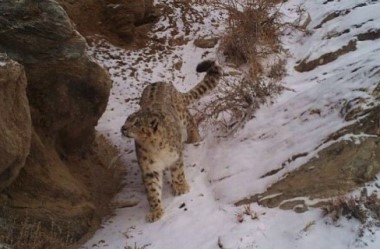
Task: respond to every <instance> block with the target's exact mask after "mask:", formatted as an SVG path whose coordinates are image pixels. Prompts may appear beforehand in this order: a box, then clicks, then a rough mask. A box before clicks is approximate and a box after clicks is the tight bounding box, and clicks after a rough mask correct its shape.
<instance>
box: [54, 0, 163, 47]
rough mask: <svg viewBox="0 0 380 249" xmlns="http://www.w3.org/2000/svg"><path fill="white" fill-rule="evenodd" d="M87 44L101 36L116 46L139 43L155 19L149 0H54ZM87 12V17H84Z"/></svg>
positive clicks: (150, 0) (155, 12)
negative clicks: (56, 0)
mask: <svg viewBox="0 0 380 249" xmlns="http://www.w3.org/2000/svg"><path fill="white" fill-rule="evenodd" d="M58 2H59V3H60V4H61V5H62V6H63V8H64V9H65V10H66V12H67V13H68V15H69V17H70V18H71V20H72V21H74V23H75V24H76V28H77V29H78V31H79V32H80V33H81V34H82V35H83V36H84V37H86V39H87V40H88V41H93V40H96V39H97V38H96V37H105V38H106V40H107V41H109V42H111V43H113V44H114V45H117V46H125V45H126V42H127V43H132V42H135V43H137V44H139V43H140V41H141V39H142V40H144V39H146V37H147V36H146V33H147V31H149V30H150V27H151V24H152V23H153V22H154V21H156V20H157V19H158V16H159V12H158V8H155V7H154V6H153V0H104V1H99V0H77V1H72V0H58ZM87 13H90V14H87Z"/></svg>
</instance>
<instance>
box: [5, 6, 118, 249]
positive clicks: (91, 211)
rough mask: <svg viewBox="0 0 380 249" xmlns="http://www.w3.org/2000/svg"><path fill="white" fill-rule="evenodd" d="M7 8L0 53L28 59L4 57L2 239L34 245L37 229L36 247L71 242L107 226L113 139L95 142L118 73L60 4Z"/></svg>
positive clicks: (112, 182) (115, 182)
mask: <svg viewBox="0 0 380 249" xmlns="http://www.w3.org/2000/svg"><path fill="white" fill-rule="evenodd" d="M0 10H1V11H0V34H1V38H0V52H3V53H4V52H5V53H7V55H8V56H9V57H10V58H11V59H13V60H15V61H17V62H18V63H20V64H22V65H23V66H21V65H20V64H18V63H16V62H12V61H9V62H0V191H2V193H0V203H1V205H0V206H1V208H0V244H2V243H3V242H4V241H3V238H4V237H3V235H4V234H5V235H9V234H11V235H12V236H15V237H17V239H15V237H11V238H10V240H8V241H7V240H6V241H5V242H4V243H5V244H10V245H11V246H12V248H30V246H31V245H30V241H28V238H29V237H22V236H23V235H24V234H27V235H28V236H29V230H30V235H31V236H32V235H33V236H35V237H33V236H32V237H33V240H35V241H38V243H41V244H38V245H34V244H33V248H67V246H68V245H69V244H70V245H71V244H73V243H75V242H77V241H78V240H80V239H81V238H82V237H83V236H84V235H85V234H86V233H88V232H89V231H90V230H91V229H93V228H95V226H94V225H96V224H97V225H99V224H100V217H101V216H102V215H104V212H106V211H105V210H107V209H108V202H109V201H110V198H112V196H113V194H114V193H115V191H116V190H117V187H118V182H119V180H120V179H119V177H114V175H113V171H112V170H110V169H109V168H108V167H107V165H104V162H103V161H102V160H100V159H99V158H100V157H105V158H106V160H105V161H107V160H108V161H113V158H109V157H106V156H105V155H104V151H105V149H106V148H104V147H107V148H108V147H111V145H109V144H108V143H106V142H102V143H101V144H100V145H99V146H98V147H95V146H94V143H93V142H94V138H95V126H96V124H97V121H98V119H99V118H100V116H101V115H102V113H103V112H104V110H105V108H106V104H107V101H108V97H109V92H110V88H111V79H110V77H109V75H108V73H107V72H106V70H104V69H103V68H102V67H100V66H99V65H98V64H97V63H96V62H95V61H94V60H93V59H92V58H90V57H89V56H88V55H87V53H86V41H85V39H84V38H83V37H82V36H81V35H80V34H79V33H78V32H77V31H76V30H75V29H74V25H73V24H72V22H71V21H70V19H69V17H68V16H67V14H66V12H65V11H64V9H63V8H62V7H61V6H60V5H58V3H57V2H55V1H53V0H23V1H14V0H4V1H0ZM23 68H24V70H25V73H24V71H23ZM26 79H27V81H26ZM26 82H27V83H26ZM25 87H26V89H25ZM28 101H29V104H28ZM29 110H30V111H29ZM107 158H108V159H107ZM111 159H112V160H111ZM119 176H120V174H119ZM4 187H6V188H5V189H3V188H4ZM25 229H27V231H26V230H25ZM25 231H26V232H25ZM34 233H36V234H34ZM41 236H42V237H41ZM6 238H7V237H6ZM8 239H9V238H8ZM15 243H16V244H15ZM46 243H48V244H46ZM49 243H50V244H49Z"/></svg>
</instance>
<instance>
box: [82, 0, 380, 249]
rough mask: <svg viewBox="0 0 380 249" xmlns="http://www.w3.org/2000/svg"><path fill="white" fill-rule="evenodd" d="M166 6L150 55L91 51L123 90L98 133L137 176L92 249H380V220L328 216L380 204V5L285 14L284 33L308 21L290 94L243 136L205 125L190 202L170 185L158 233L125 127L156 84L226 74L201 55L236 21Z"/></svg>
mask: <svg viewBox="0 0 380 249" xmlns="http://www.w3.org/2000/svg"><path fill="white" fill-rule="evenodd" d="M157 2H159V1H157ZM165 3H166V4H167V5H168V6H170V8H169V10H170V11H169V10H167V11H166V12H164V13H165V14H164V15H163V16H162V17H161V19H160V21H159V22H158V23H157V24H156V25H155V26H154V28H153V31H152V33H151V37H152V41H151V42H150V44H149V46H147V47H145V48H143V49H139V50H134V51H125V50H123V49H120V48H117V47H114V46H112V45H110V44H108V43H107V42H100V43H98V44H97V45H96V46H94V47H92V48H91V49H90V51H91V53H92V54H93V55H94V56H95V58H96V59H97V60H98V61H99V63H101V64H103V65H104V66H105V67H107V68H108V70H109V72H110V74H111V76H112V78H113V80H114V81H115V84H114V86H113V88H112V90H111V99H110V102H109V104H108V107H107V110H106V112H105V114H104V115H103V116H102V118H101V120H100V122H99V125H98V126H97V129H98V131H99V132H101V133H103V134H105V135H106V136H107V137H108V138H110V139H111V140H112V141H113V143H114V144H115V145H117V146H118V148H119V149H120V150H121V151H123V153H122V155H121V157H122V159H123V160H124V162H125V164H126V165H128V175H127V176H126V178H125V183H126V186H125V188H124V189H123V191H122V192H121V193H120V194H119V195H118V197H117V198H116V200H115V201H116V202H119V204H120V205H119V206H122V204H123V205H124V206H123V207H121V208H119V209H117V210H116V211H115V217H113V218H111V219H109V220H106V221H105V222H104V226H103V228H102V229H101V230H99V231H98V232H97V234H96V235H95V236H94V237H93V238H92V239H91V240H89V241H88V242H87V243H86V244H85V245H83V248H121V249H122V248H134V246H137V247H138V248H139V247H141V248H152V249H153V248H155V249H161V248H184V249H190V248H202V249H203V248H204V249H208V248H234V249H235V248H242V249H245V248H342V249H343V248H352V247H361V246H367V247H368V248H378V246H379V245H380V240H379V238H380V236H379V233H380V230H379V229H378V227H377V226H376V224H378V221H376V216H373V217H375V218H373V220H372V222H369V223H368V222H364V223H360V222H359V221H358V220H355V219H351V220H350V219H346V218H342V219H339V220H332V219H331V218H330V217H325V216H323V214H322V211H321V209H320V208H318V206H322V205H324V204H325V203H326V201H328V200H329V198H332V197H336V196H338V195H342V194H356V195H357V194H358V192H359V190H360V188H361V187H363V186H366V191H367V193H368V194H371V193H375V196H376V195H377V189H378V188H379V184H380V182H379V180H376V176H377V175H378V172H379V170H380V165H379V163H378V161H379V160H378V159H380V158H379V153H378V151H379V150H378V149H379V138H378V135H379V128H378V119H379V117H378V115H379V114H378V113H379V112H378V109H379V102H378V96H379V95H378V94H379V88H378V84H379V82H380V75H379V69H380V64H379V63H380V62H379V59H378V57H379V51H380V45H379V43H378V40H377V39H378V38H380V35H379V28H380V27H379V25H380V20H379V19H380V16H379V15H378V13H380V4H379V3H378V2H377V1H369V0H361V1H302V0H290V1H287V2H286V3H283V4H281V5H279V8H280V11H281V12H282V13H283V22H289V23H294V22H297V21H299V19H300V18H301V23H304V24H305V26H306V27H305V29H304V30H300V31H294V30H293V29H292V30H289V31H288V32H285V34H284V36H283V37H282V41H283V44H284V47H285V48H286V49H288V53H289V58H288V60H287V76H286V77H285V78H284V79H283V80H282V81H283V85H284V87H285V89H286V90H284V91H283V92H282V94H281V95H280V96H279V97H277V98H276V99H275V100H274V101H273V103H271V104H267V105H263V106H261V108H260V109H259V110H258V111H257V112H256V113H255V118H254V119H252V120H251V121H249V122H248V123H247V124H246V125H245V126H244V128H242V129H241V130H239V131H238V132H236V133H235V134H233V135H232V136H228V137H223V136H220V132H218V131H217V130H216V129H214V128H213V127H212V126H211V125H210V124H206V123H203V124H202V125H201V127H202V132H201V133H202V137H203V141H202V142H201V143H199V144H197V145H187V146H186V149H185V165H186V174H187V177H188V179H189V182H190V185H191V191H190V193H188V194H186V195H183V196H180V197H173V196H172V195H171V194H170V191H169V183H167V182H168V176H165V186H164V192H163V202H164V206H165V209H166V214H165V216H164V217H163V218H162V219H161V220H159V221H157V222H155V223H153V224H149V223H146V221H145V219H144V216H145V212H146V211H147V209H148V203H147V201H146V197H145V193H144V187H143V185H142V183H141V179H140V172H139V169H138V166H137V162H136V156H135V153H134V147H133V141H131V140H128V139H124V138H122V137H121V135H120V131H119V130H120V127H121V125H122V124H123V123H124V120H125V118H126V117H127V116H128V115H129V114H131V113H132V112H133V111H135V110H136V109H137V108H138V105H137V101H138V98H139V96H140V94H141V91H142V89H143V88H144V86H146V85H147V84H149V83H153V82H156V81H171V82H173V84H174V85H175V86H176V87H177V88H178V89H180V90H181V91H186V90H188V89H190V88H191V87H192V86H193V85H194V84H195V83H196V82H197V81H199V80H200V79H201V78H202V77H203V76H202V75H196V73H195V66H196V64H197V63H198V62H199V61H201V60H202V59H204V58H213V57H214V58H215V57H219V59H220V60H221V61H222V62H223V57H222V56H220V55H218V53H217V52H216V49H217V48H216V47H211V48H199V47H197V46H195V45H194V40H195V39H197V38H200V37H211V38H214V37H220V36H222V35H223V33H224V32H225V25H224V21H225V18H226V14H225V13H224V12H220V11H218V10H215V9H214V8H213V7H212V6H209V5H207V4H205V5H203V4H192V5H190V4H189V3H188V2H187V1H185V2H178V1H166V2H165ZM302 9H303V10H304V11H299V10H302ZM300 14H301V16H300ZM224 69H225V72H226V73H227V74H228V75H229V76H226V77H230V76H231V75H233V74H232V73H230V72H231V71H232V70H233V69H232V68H231V67H229V66H227V65H226V64H224ZM217 92H218V89H217V90H216V93H217ZM207 100H208V98H205V100H203V101H207ZM268 207H275V208H268ZM278 207H279V208H278ZM294 211H296V212H294ZM351 217H352V216H351ZM354 217H355V216H354ZM368 219H369V220H370V218H368ZM322 238H323V239H322Z"/></svg>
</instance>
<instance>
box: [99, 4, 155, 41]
mask: <svg viewBox="0 0 380 249" xmlns="http://www.w3.org/2000/svg"><path fill="white" fill-rule="evenodd" d="M106 2H107V11H106V23H107V25H108V27H109V29H110V30H111V31H112V32H114V33H116V34H118V35H119V36H120V37H121V38H122V39H124V40H127V41H128V40H132V39H133V37H134V36H135V33H136V29H137V27H139V26H142V25H144V24H147V23H150V22H153V21H154V20H155V19H156V17H157V16H156V13H155V12H154V8H153V0H106Z"/></svg>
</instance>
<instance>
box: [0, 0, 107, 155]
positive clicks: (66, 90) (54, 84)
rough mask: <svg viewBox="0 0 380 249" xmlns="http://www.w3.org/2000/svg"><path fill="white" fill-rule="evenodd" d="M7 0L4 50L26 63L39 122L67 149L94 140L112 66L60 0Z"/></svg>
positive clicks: (0, 25)
mask: <svg viewBox="0 0 380 249" xmlns="http://www.w3.org/2000/svg"><path fill="white" fill-rule="evenodd" d="M1 5H2V6H1V9H3V10H4V12H3V13H4V14H3V17H4V18H1V19H0V32H2V38H1V40H0V50H2V51H4V52H6V53H7V54H8V55H9V56H10V57H11V58H13V59H15V60H17V61H19V62H20V63H23V65H24V67H25V71H26V76H27V79H28V88H27V94H28V98H29V101H30V105H31V112H32V118H33V125H34V127H35V128H36V130H37V131H38V133H39V134H41V135H43V136H45V135H48V136H49V137H51V138H53V139H54V142H55V143H56V144H57V145H59V146H61V147H62V148H60V149H64V150H71V149H75V147H78V146H81V145H82V144H84V143H86V142H88V141H90V140H91V139H92V136H93V132H94V126H95V125H96V123H97V120H98V119H99V117H100V115H101V114H102V113H103V112H104V110H105V107H106V104H107V99H108V95H109V90H110V87H111V81H110V79H109V77H108V75H107V73H106V71H105V70H104V69H102V68H101V67H100V66H99V65H98V64H96V63H95V62H93V61H92V60H91V59H90V58H88V56H87V55H86V53H85V47H86V42H85V39H84V38H83V37H82V36H81V35H80V34H79V33H78V32H76V31H75V29H74V28H73V25H72V24H71V22H70V19H69V18H68V16H67V15H66V13H65V11H64V10H63V8H61V7H60V6H59V5H58V4H57V3H56V2H54V1H37V0H28V1H20V2H18V3H17V4H14V3H13V1H8V2H7V1H5V2H4V3H2V4H1ZM4 31H7V32H4ZM77 145H78V146H77Z"/></svg>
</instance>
